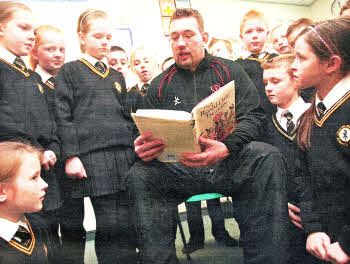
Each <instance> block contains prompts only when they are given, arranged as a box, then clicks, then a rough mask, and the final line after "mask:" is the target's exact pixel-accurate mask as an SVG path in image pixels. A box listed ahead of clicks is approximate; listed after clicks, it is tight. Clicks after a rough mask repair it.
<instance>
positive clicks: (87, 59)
mask: <svg viewBox="0 0 350 264" xmlns="http://www.w3.org/2000/svg"><path fill="white" fill-rule="evenodd" d="M82 58H83V59H84V60H86V61H88V62H89V63H90V64H91V65H93V66H95V64H96V62H98V59H96V58H94V57H92V56H90V55H89V54H86V53H83V54H82ZM101 61H102V62H103V63H104V64H105V65H106V66H107V67H108V62H107V59H106V58H103V59H102V60H101Z"/></svg>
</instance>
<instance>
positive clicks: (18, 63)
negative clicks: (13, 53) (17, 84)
mask: <svg viewBox="0 0 350 264" xmlns="http://www.w3.org/2000/svg"><path fill="white" fill-rule="evenodd" d="M13 64H14V65H15V66H17V67H18V68H20V69H21V70H22V71H24V72H28V68H27V66H26V64H25V63H24V61H23V60H22V59H21V58H20V57H16V59H15V61H14V62H13Z"/></svg>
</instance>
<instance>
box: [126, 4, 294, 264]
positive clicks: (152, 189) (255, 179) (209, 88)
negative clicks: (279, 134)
mask: <svg viewBox="0 0 350 264" xmlns="http://www.w3.org/2000/svg"><path fill="white" fill-rule="evenodd" d="M207 40H208V33H206V32H205V31H204V26H203V19H202V17H201V15H200V14H199V12H198V11H196V10H194V9H188V8H181V9H177V10H176V11H175V12H174V14H173V15H172V17H171V23H170V45H171V48H172V52H173V56H174V59H175V62H176V63H175V65H174V66H171V67H170V68H169V69H167V70H166V71H165V72H163V73H162V74H161V75H159V76H158V77H156V78H155V79H154V80H153V81H152V82H151V85H150V87H149V90H148V93H147V96H146V97H145V102H144V105H143V108H145V109H169V110H183V111H188V112H191V110H192V108H193V107H194V106H195V105H196V104H197V103H198V102H200V101H201V100H203V99H204V98H206V97H208V96H209V95H210V94H211V93H213V92H215V91H216V90H218V89H220V87H222V86H224V85H225V84H227V83H228V82H230V81H232V80H234V81H235V97H236V121H237V125H236V128H235V131H234V132H233V133H231V134H228V135H226V136H225V137H224V138H223V139H222V140H221V141H217V140H213V139H207V138H203V137H200V138H199V143H200V144H201V147H202V151H201V152H200V153H183V154H182V158H181V159H180V160H179V162H174V163H165V162H160V161H159V160H157V159H156V158H157V157H158V156H159V155H160V154H161V153H162V151H163V150H164V148H166V146H165V145H164V144H163V142H162V139H161V138H154V137H153V136H152V133H151V132H146V133H142V134H141V135H140V136H139V137H138V138H137V139H136V140H135V151H136V153H137V155H138V156H139V158H140V159H139V160H137V161H136V162H135V164H134V166H133V167H132V168H131V171H130V175H129V188H130V197H131V199H132V202H133V207H134V213H135V223H136V228H137V233H138V236H139V237H138V238H139V249H140V258H141V263H143V264H146V263H147V264H148V263H149V264H150V263H152V264H153V263H170V264H173V263H178V260H177V257H176V251H175V230H176V223H175V221H174V213H177V205H178V204H179V203H181V202H183V201H185V200H186V199H187V198H189V197H190V196H192V195H195V194H199V193H206V192H218V193H221V194H224V195H227V196H232V198H233V200H234V201H233V202H234V203H236V204H238V205H239V207H240V208H239V210H237V214H236V215H235V216H236V221H237V222H238V224H239V226H240V232H241V236H240V245H241V246H242V247H243V251H244V258H245V263H272V264H274V263H276V264H277V263H285V260H286V255H287V252H286V250H287V246H288V245H287V244H288V237H287V235H288V234H287V231H288V211H287V199H286V190H285V162H284V160H283V158H282V156H281V154H280V152H279V151H278V150H277V149H276V148H274V147H272V146H271V145H268V144H265V143H261V142H256V141H254V140H255V139H256V138H258V136H259V135H260V134H261V133H262V132H263V127H264V126H263V123H264V122H265V118H266V117H265V114H264V112H263V110H262V108H261V107H260V102H259V96H258V94H257V91H256V89H255V87H254V84H253V83H252V82H251V80H250V79H249V78H248V76H247V74H246V73H245V72H244V70H243V69H242V68H241V66H239V65H238V64H237V63H236V62H233V61H230V60H226V59H222V58H219V57H213V56H211V55H210V54H209V53H208V52H207V51H206V49H205V43H206V42H207ZM180 133H181V132H180Z"/></svg>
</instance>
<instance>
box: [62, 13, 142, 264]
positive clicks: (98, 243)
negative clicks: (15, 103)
mask: <svg viewBox="0 0 350 264" xmlns="http://www.w3.org/2000/svg"><path fill="white" fill-rule="evenodd" d="M77 32H78V35H79V40H80V47H81V50H82V53H83V54H82V57H81V58H80V59H78V60H76V61H73V62H69V63H66V64H64V65H63V66H62V68H61V69H60V71H59V73H58V75H57V78H56V85H55V110H56V118H57V125H58V131H59V136H60V139H61V141H62V158H63V160H64V162H65V171H66V174H67V175H68V176H69V177H71V186H72V190H71V201H72V203H71V207H67V210H69V211H70V212H71V213H72V214H82V212H83V198H84V197H90V199H91V202H92V206H93V208H94V211H95V215H96V237H95V249H96V254H97V258H98V261H99V263H135V261H136V251H135V244H134V238H135V235H134V234H133V233H132V232H131V230H132V225H131V221H130V219H129V201H128V197H127V192H126V174H127V172H128V170H129V167H130V166H131V165H132V163H133V160H134V151H133V134H132V133H130V131H132V130H133V123H132V122H131V119H130V112H129V111H127V110H126V109H125V107H124V98H125V95H126V87H125V81H124V78H123V76H122V74H121V73H119V72H117V71H116V70H114V69H111V68H110V67H108V66H107V60H106V56H107V55H108V52H109V49H110V45H111V39H112V25H111V23H110V21H109V19H108V17H107V15H106V13H105V12H103V11H100V10H93V9H89V10H86V11H85V12H83V13H82V14H81V15H80V17H79V20H78V28H77ZM73 207H75V208H73ZM72 217H74V216H72ZM67 228H69V227H67ZM72 232H73V233H74V232H75V231H74V230H72ZM72 240H74V238H72ZM78 242H79V241H78ZM65 255H66V256H68V255H73V254H69V253H65Z"/></svg>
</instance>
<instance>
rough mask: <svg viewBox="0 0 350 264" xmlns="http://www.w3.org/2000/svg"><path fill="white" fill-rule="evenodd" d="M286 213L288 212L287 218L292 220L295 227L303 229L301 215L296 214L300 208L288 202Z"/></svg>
mask: <svg viewBox="0 0 350 264" xmlns="http://www.w3.org/2000/svg"><path fill="white" fill-rule="evenodd" d="M288 214H289V220H290V221H292V223H293V224H294V225H295V226H296V227H298V228H300V229H303V230H304V227H303V222H302V220H301V217H300V216H299V215H298V214H300V209H299V208H298V207H296V206H295V205H293V204H291V203H288Z"/></svg>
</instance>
